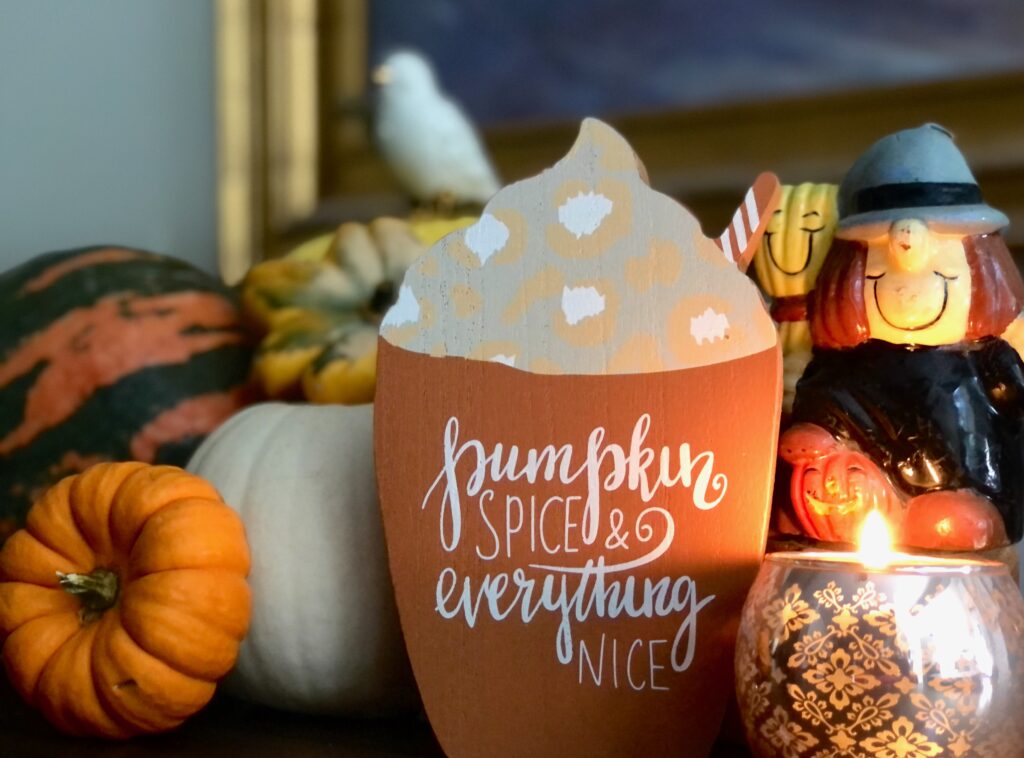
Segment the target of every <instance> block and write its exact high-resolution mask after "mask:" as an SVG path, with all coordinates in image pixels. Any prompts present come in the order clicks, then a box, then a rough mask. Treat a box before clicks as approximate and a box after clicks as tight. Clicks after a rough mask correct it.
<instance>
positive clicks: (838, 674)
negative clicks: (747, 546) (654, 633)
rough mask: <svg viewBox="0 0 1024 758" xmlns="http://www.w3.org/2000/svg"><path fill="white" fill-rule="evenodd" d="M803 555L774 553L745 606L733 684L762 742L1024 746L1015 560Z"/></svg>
mask: <svg viewBox="0 0 1024 758" xmlns="http://www.w3.org/2000/svg"><path fill="white" fill-rule="evenodd" d="M805 564H806V562H803V563H801V561H799V560H798V559H794V561H793V564H792V565H789V564H787V563H786V562H785V561H784V560H771V559H770V560H768V561H767V562H766V563H765V565H764V567H763V568H762V570H761V573H760V574H759V576H758V579H757V582H756V583H755V585H754V587H753V588H752V590H751V593H750V596H749V598H748V601H747V605H746V607H745V608H744V612H743V620H742V623H741V627H740V634H739V640H738V644H737V655H736V679H737V695H738V701H739V704H740V708H741V711H742V715H743V720H744V726H745V728H746V732H747V737H748V740H749V742H750V744H751V747H752V748H753V749H754V751H755V753H757V754H758V755H760V756H765V757H767V756H782V757H783V758H862V757H863V758H869V757H870V758H932V757H933V756H952V757H953V758H966V757H967V756H972V757H974V756H977V758H1012V757H1014V756H1021V755H1024V718H1022V717H1021V714H1024V698H1022V693H1024V688H1022V686H1021V684H1020V683H1021V682H1022V681H1024V600H1022V598H1021V596H1020V593H1019V592H1018V591H1017V588H1016V586H1015V585H1014V583H1013V582H1012V580H1011V579H1010V578H1009V575H1008V574H1006V573H1005V572H1002V573H1001V572H999V571H982V572H973V573H972V572H962V573H951V572H945V573H941V574H940V575H936V576H930V575H927V574H926V573H921V574H911V575H901V574H886V573H869V572H865V571H863V570H856V569H853V570H845V569H849V568H850V567H849V566H846V567H845V568H840V569H837V570H835V571H829V570H828V568H829V567H828V566H827V565H825V566H824V567H823V566H822V565H816V566H807V565H805ZM823 569H824V570H823Z"/></svg>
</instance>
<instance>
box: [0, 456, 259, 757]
mask: <svg viewBox="0 0 1024 758" xmlns="http://www.w3.org/2000/svg"><path fill="white" fill-rule="evenodd" d="M94 572H95V573H94ZM248 573H249V548H248V545H247V543H246V539H245V531H244V528H243V526H242V522H241V521H240V519H239V518H238V516H237V515H236V514H235V513H234V511H232V510H231V509H230V508H229V507H228V506H227V505H225V504H224V502H223V501H222V500H221V498H220V495H218V493H217V491H216V490H215V489H214V488H213V487H212V486H211V485H210V484H208V483H207V482H206V481H205V480H203V479H202V478H200V477H197V476H194V475H192V474H189V473H187V472H185V471H183V470H182V469H179V468H176V467H172V466H150V465H147V464H144V463H102V464H98V465H96V466H93V467H92V468H90V469H88V470H87V471H85V472H83V473H81V474H77V475H75V476H71V477H67V478H66V479H63V480H61V481H60V482H59V483H58V484H56V485H55V486H54V487H52V488H51V489H50V490H48V491H47V492H46V493H45V494H44V495H43V496H42V497H41V498H40V499H39V500H38V501H37V502H36V503H35V504H34V505H33V507H32V509H31V510H30V511H29V514H28V518H27V522H26V527H25V528H24V529H22V530H20V531H18V532H16V533H15V534H14V535H12V536H11V537H10V538H9V539H8V540H7V542H6V543H5V544H4V545H3V548H2V549H0V634H2V635H3V638H4V643H3V661H4V666H5V668H6V670H7V675H8V677H9V678H10V680H11V683H12V684H13V685H14V687H15V688H16V689H17V690H18V691H19V692H20V693H21V695H22V696H23V697H24V698H25V699H26V700H27V701H28V702H29V703H30V704H32V705H33V706H35V707H37V708H38V709H39V710H40V711H41V712H42V713H43V715H45V716H46V718H47V719H49V721H51V722H52V723H53V724H54V725H55V726H56V727H58V728H59V729H61V730H62V731H65V732H68V733H70V734H76V735H91V736H101V737H108V738H126V737H131V736H133V735H136V734H141V733H145V732H157V731H163V730H167V729H171V728H173V727H175V726H177V725H178V724H180V723H181V722H182V721H184V720H185V719H186V718H188V717H189V716H190V715H192V714H193V713H195V712H196V711H198V710H199V709H200V708H202V707H203V706H204V705H205V704H206V703H207V702H208V701H209V700H210V698H211V697H212V695H213V692H214V689H215V688H216V682H217V680H218V679H220V678H221V677H222V676H224V675H225V674H226V673H227V672H228V671H229V670H230V669H231V667H232V666H233V665H234V662H235V658H236V657H237V655H238V648H239V645H240V643H241V641H242V638H243V637H244V636H245V633H246V630H247V628H248V625H249V617H250V612H251V597H250V592H249V586H248V584H247V583H246V576H247V575H248ZM100 574H103V575H105V576H109V575H110V574H113V575H114V576H116V579H117V586H118V589H117V594H116V600H114V602H113V604H112V605H110V607H107V608H106V609H104V610H96V609H94V608H91V607H90V606H89V605H87V603H86V602H84V601H83V599H81V598H80V597H79V596H77V595H73V594H70V593H69V592H68V591H67V590H66V589H65V588H64V586H62V583H61V576H62V575H63V576H65V577H66V576H67V575H73V576H72V580H73V579H74V577H75V576H78V577H82V576H88V575H92V576H98V575H100ZM66 581H69V580H68V579H65V582H66Z"/></svg>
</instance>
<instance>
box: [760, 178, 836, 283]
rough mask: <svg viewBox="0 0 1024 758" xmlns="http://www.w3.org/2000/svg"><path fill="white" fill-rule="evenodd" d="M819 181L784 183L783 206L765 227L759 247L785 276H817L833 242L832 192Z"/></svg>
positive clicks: (833, 204)
mask: <svg viewBox="0 0 1024 758" xmlns="http://www.w3.org/2000/svg"><path fill="white" fill-rule="evenodd" d="M821 186H822V185H814V184H802V185H799V186H797V187H794V188H791V187H787V188H786V189H785V191H784V195H785V196H784V197H783V204H784V205H785V207H786V209H787V210H788V213H789V215H788V217H787V213H786V211H784V210H783V208H779V209H778V210H777V211H775V213H774V214H773V215H772V217H771V219H770V220H769V221H768V226H767V227H765V233H764V237H763V238H762V240H761V247H762V249H763V251H764V253H765V254H766V255H767V256H768V260H769V261H770V263H771V265H772V266H773V267H774V268H775V269H777V270H778V271H780V272H782V273H783V274H785V275H786V276H801V275H805V276H809V277H810V279H811V281H813V278H814V277H815V276H817V273H818V269H820V268H821V264H822V261H824V260H825V255H826V254H827V253H828V249H829V245H831V244H832V234H833V232H834V231H835V225H836V210H835V193H834V192H832V193H829V192H825V191H823V190H822V189H820V188H821Z"/></svg>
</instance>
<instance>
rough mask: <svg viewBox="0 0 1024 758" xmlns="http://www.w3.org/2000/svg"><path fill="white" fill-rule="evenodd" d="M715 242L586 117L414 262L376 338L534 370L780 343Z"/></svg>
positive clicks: (673, 361)
mask: <svg viewBox="0 0 1024 758" xmlns="http://www.w3.org/2000/svg"><path fill="white" fill-rule="evenodd" d="M752 198H753V195H752V194H751V193H748V203H749V204H751V206H752V204H753V200H752ZM742 210H743V209H742V208H741V211H739V212H738V214H737V215H738V217H739V216H740V214H741V212H742ZM770 211H771V209H770V208H767V209H760V210H759V211H758V212H759V213H761V214H762V217H763V214H764V213H770ZM750 215H751V219H750V220H751V222H752V223H750V224H749V226H750V228H754V227H755V226H757V223H756V221H757V219H756V218H754V215H753V214H752V213H751V214H750ZM734 225H735V221H734ZM722 239H723V240H724V241H725V252H723V248H722V247H721V246H720V244H721V243H719V244H716V241H714V240H712V239H709V238H707V237H705V236H704V234H703V232H702V231H701V228H700V224H699V223H698V221H697V219H696V218H695V217H694V216H693V214H691V213H690V212H689V211H688V210H687V209H686V208H684V207H683V206H681V205H679V203H677V202H676V201H675V200H673V199H672V198H670V197H668V196H667V195H663V194H661V193H659V192H656V191H655V190H653V189H651V187H650V186H649V185H648V183H647V176H646V171H645V170H644V167H643V165H642V164H641V163H640V162H639V160H638V159H637V157H636V155H635V154H634V153H633V150H632V149H631V148H630V146H629V144H628V143H627V142H626V141H625V140H624V139H623V138H622V137H621V136H620V135H619V134H618V133H617V132H615V131H614V130H613V129H612V128H611V127H609V126H608V125H606V124H604V123H602V122H600V121H597V120H595V119H587V120H585V121H584V122H583V125H582V127H581V129H580V133H579V136H578V137H577V139H576V143H575V144H574V145H573V147H572V149H571V150H570V151H569V154H568V155H566V156H565V157H564V158H563V159H562V160H560V161H559V162H558V163H557V164H556V165H555V166H554V167H552V168H550V169H548V170H546V171H544V172H543V173H541V174H540V175H538V176H535V177H532V178H530V179H526V180H524V181H521V182H517V183H515V184H512V185H509V186H507V187H505V188H504V189H502V190H501V191H500V192H498V194H497V195H495V196H494V197H493V198H492V199H491V200H490V202H488V203H487V206H486V208H485V209H484V212H483V214H482V215H481V217H480V219H479V220H478V221H477V222H476V223H475V224H473V225H472V226H470V227H467V228H466V229H463V230H459V231H456V232H453V233H452V234H449V235H448V236H447V237H445V238H444V239H442V240H441V241H440V242H438V243H437V244H436V245H434V246H433V247H432V248H431V249H430V250H429V251H428V252H427V253H426V254H424V255H423V256H422V257H421V258H419V259H418V260H417V261H416V262H415V263H414V265H413V266H412V267H411V268H410V269H409V270H408V272H407V273H406V275H405V281H404V282H403V284H402V285H401V287H400V290H399V294H398V300H397V302H396V303H395V305H394V306H392V308H391V309H390V310H389V311H388V313H387V315H386V316H385V318H384V321H383V323H382V325H381V335H382V336H383V338H384V339H385V340H387V341H388V342H390V343H391V344H393V345H395V346H397V347H401V348H404V349H406V350H411V351H414V352H419V353H426V354H429V355H432V356H437V357H443V356H458V357H462V358H469V359H473V360H484V361H495V362H499V363H503V364H505V365H508V366H512V367H514V368H516V369H520V370H524V371H529V372H533V373H539V374H636V373H648V372H654V371H669V370H673V369H681V368H692V367H696V366H705V365H709V364H714V363H720V362H723V361H728V360H735V359H738V358H742V357H744V356H747V355H752V354H754V353H758V352H761V351H763V350H766V349H769V348H771V347H773V346H774V345H775V344H776V342H777V339H778V337H777V333H776V330H775V326H774V324H773V322H772V320H771V317H770V316H769V314H768V311H767V309H766V308H765V305H764V302H763V300H762V298H761V296H760V294H759V292H758V290H757V288H756V286H755V285H754V284H753V282H752V281H751V280H750V279H749V278H748V277H747V276H746V275H745V274H744V273H743V272H742V271H740V270H739V268H737V265H736V263H734V262H733V260H732V258H731V257H730V252H731V251H730V249H729V248H730V245H729V243H728V238H727V237H726V236H723V238H722ZM733 239H734V240H735V235H734V236H733Z"/></svg>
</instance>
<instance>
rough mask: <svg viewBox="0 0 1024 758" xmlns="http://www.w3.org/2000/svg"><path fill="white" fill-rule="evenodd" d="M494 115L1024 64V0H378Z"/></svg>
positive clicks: (576, 112)
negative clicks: (765, 0)
mask: <svg viewBox="0 0 1024 758" xmlns="http://www.w3.org/2000/svg"><path fill="white" fill-rule="evenodd" d="M370 7H371V17H372V22H371V23H372V31H371V44H372V49H373V52H374V56H375V58H378V59H379V57H380V56H381V55H382V54H383V53H384V52H386V51H387V50H389V49H392V48H395V47H402V46H409V47H415V48H418V49H420V50H422V51H424V52H426V53H427V54H428V55H429V57H430V58H431V59H433V61H434V62H435V64H436V65H437V67H438V68H439V70H440V76H441V79H442V81H443V82H444V86H445V88H446V89H448V90H449V91H451V92H452V93H453V94H455V95H456V97H458V99H460V100H461V101H462V102H463V104H464V105H465V106H466V108H467V109H468V110H469V112H470V113H471V114H473V116H474V117H475V118H477V119H478V120H480V121H483V122H492V123H493V122H496V121H508V120H524V119H529V120H544V119H554V118H565V117H577V116H582V115H586V114H594V115H612V114H617V113H622V112H635V111H647V110H659V109H665V108H680V107H688V106H697V105H705V104H711V103H720V102H728V101H736V100H751V99H770V98H773V97H779V96H782V95H786V94H794V93H812V92H820V91H824V90H835V89H845V88H851V87H858V86H874V85H881V84H890V83H892V84H895V83H903V82H915V81H927V80H933V79H947V78H954V77H960V76H969V75H974V74H982V73H986V72H997V71H1005V70H1011V69H1017V70H1019V69H1024V0H913V1H908V0H818V1H817V2H807V1H804V0H801V1H798V0H782V1H780V2H761V3H757V2H751V0H702V1H698V0H646V1H645V0H632V1H631V0H371V5H370Z"/></svg>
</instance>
